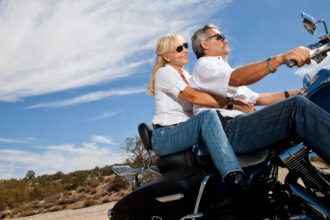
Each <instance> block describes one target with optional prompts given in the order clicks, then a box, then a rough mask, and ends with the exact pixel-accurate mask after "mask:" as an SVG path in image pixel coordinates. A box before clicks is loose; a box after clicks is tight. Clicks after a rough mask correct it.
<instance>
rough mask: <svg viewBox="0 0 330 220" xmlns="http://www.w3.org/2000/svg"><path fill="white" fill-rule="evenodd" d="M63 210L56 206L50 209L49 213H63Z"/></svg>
mask: <svg viewBox="0 0 330 220" xmlns="http://www.w3.org/2000/svg"><path fill="white" fill-rule="evenodd" d="M61 210H63V207H62V206H59V205H57V206H54V207H52V208H50V209H49V211H51V212H57V211H61Z"/></svg>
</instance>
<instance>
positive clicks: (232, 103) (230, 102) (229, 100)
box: [227, 97, 234, 110]
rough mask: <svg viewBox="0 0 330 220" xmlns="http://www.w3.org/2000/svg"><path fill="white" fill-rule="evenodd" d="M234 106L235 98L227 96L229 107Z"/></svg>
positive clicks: (230, 108)
mask: <svg viewBox="0 0 330 220" xmlns="http://www.w3.org/2000/svg"><path fill="white" fill-rule="evenodd" d="M233 107H234V102H233V98H229V97H228V98H227V109H229V110H232V109H233Z"/></svg>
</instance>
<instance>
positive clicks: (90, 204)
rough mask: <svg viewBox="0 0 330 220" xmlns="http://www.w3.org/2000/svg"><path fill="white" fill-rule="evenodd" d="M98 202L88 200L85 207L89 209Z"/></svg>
mask: <svg viewBox="0 0 330 220" xmlns="http://www.w3.org/2000/svg"><path fill="white" fill-rule="evenodd" d="M95 204H96V202H95V201H94V200H86V201H85V203H84V207H89V206H93V205H95Z"/></svg>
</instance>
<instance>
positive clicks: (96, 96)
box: [26, 88, 145, 109]
mask: <svg viewBox="0 0 330 220" xmlns="http://www.w3.org/2000/svg"><path fill="white" fill-rule="evenodd" d="M142 92H145V88H133V89H123V90H108V91H99V92H92V93H88V94H84V95H81V96H78V97H75V98H73V99H67V100H62V101H57V102H48V103H41V104H36V105H32V106H28V107H26V109H35V108H58V107H64V106H70V105H77V104H82V103H86V102H94V101H98V100H101V99H104V98H107V97H109V96H121V95H131V94H137V93H142Z"/></svg>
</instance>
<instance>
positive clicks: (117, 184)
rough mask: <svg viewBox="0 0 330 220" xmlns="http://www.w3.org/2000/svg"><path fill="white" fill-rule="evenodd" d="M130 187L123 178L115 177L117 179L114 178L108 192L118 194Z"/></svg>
mask: <svg viewBox="0 0 330 220" xmlns="http://www.w3.org/2000/svg"><path fill="white" fill-rule="evenodd" d="M127 187H128V183H127V181H125V180H123V178H121V177H119V176H115V178H113V180H112V183H111V184H110V186H109V187H108V189H107V190H108V192H112V191H115V192H118V191H119V190H121V189H126V188H127Z"/></svg>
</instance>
